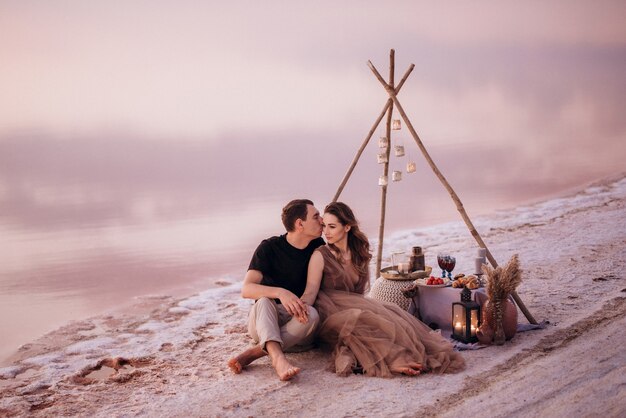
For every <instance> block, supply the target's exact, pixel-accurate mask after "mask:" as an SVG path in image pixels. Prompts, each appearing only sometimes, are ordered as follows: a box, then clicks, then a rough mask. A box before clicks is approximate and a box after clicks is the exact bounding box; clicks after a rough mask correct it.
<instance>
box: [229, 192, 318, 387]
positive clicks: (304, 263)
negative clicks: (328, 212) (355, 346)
mask: <svg viewBox="0 0 626 418" xmlns="http://www.w3.org/2000/svg"><path fill="white" fill-rule="evenodd" d="M282 221H283V225H284V226H285V229H286V230H287V233H286V234H284V235H281V236H278V237H272V238H269V239H266V240H263V242H261V244H260V245H259V246H258V247H257V249H256V251H255V253H254V256H253V257H252V261H251V262H250V266H249V267H248V272H247V273H246V276H245V278H244V280H243V287H242V288H241V296H242V297H244V298H248V299H255V300H256V302H255V303H254V306H253V307H252V309H251V310H250V316H249V318H248V332H249V334H250V336H251V337H252V338H253V339H254V341H255V342H256V343H257V345H255V346H254V347H252V348H249V349H247V350H246V351H244V352H243V353H241V354H239V355H238V356H237V357H234V358H232V359H230V360H229V361H228V366H229V367H230V368H231V370H232V371H233V372H234V373H237V374H238V373H241V371H242V369H243V368H244V367H245V366H247V365H248V364H250V363H252V362H253V361H254V360H256V359H259V358H261V357H263V356H265V355H269V356H270V359H271V360H272V365H273V366H274V369H275V370H276V373H277V374H278V377H279V378H280V380H283V381H286V380H289V379H291V378H292V377H294V376H295V375H297V374H298V373H299V372H300V368H298V367H295V366H293V365H291V363H289V361H288V360H287V358H286V357H285V354H284V353H285V352H288V351H292V352H294V351H303V350H306V349H308V348H310V346H311V344H312V343H313V339H314V338H315V330H316V328H317V324H318V322H319V316H318V314H317V311H316V310H315V308H313V307H312V306H308V305H306V304H305V303H304V302H303V301H302V300H300V297H301V296H302V293H304V289H305V287H306V275H307V267H308V264H309V259H310V258H311V254H313V251H314V250H315V249H316V248H317V247H319V246H320V245H324V240H323V239H322V238H321V235H322V218H321V216H320V213H319V211H318V210H317V209H315V206H314V205H313V202H311V201H310V200H307V199H297V200H292V201H291V202H289V203H288V204H287V206H285V207H284V208H283V213H282Z"/></svg>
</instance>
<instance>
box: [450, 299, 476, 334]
mask: <svg viewBox="0 0 626 418" xmlns="http://www.w3.org/2000/svg"><path fill="white" fill-rule="evenodd" d="M479 326H480V305H479V304H478V303H476V302H474V301H473V300H472V291H471V290H469V289H468V288H467V287H464V288H463V290H462V291H461V301H460V302H453V303H452V338H454V339H455V340H457V341H461V342H463V343H475V342H478V337H477V336H476V331H477V330H478V327H479Z"/></svg>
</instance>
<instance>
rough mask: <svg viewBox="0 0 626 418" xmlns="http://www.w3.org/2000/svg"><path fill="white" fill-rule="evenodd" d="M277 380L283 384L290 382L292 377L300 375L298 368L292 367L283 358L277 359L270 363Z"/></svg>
mask: <svg viewBox="0 0 626 418" xmlns="http://www.w3.org/2000/svg"><path fill="white" fill-rule="evenodd" d="M272 363H273V365H274V369H275V370H276V374H278V378H279V379H280V380H282V381H283V382H286V381H287V380H290V379H291V378H292V377H294V376H295V375H297V374H298V373H300V368H299V367H295V366H292V365H291V364H290V363H289V362H288V361H287V358H286V357H285V356H281V357H278V358H277V359H276V360H275V361H272Z"/></svg>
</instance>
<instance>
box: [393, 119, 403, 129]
mask: <svg viewBox="0 0 626 418" xmlns="http://www.w3.org/2000/svg"><path fill="white" fill-rule="evenodd" d="M401 127H402V125H401V124H400V119H394V120H393V121H392V122H391V129H393V130H394V131H397V130H399V129H400V128H401Z"/></svg>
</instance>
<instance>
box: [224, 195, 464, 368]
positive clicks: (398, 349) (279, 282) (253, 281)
mask: <svg viewBox="0 0 626 418" xmlns="http://www.w3.org/2000/svg"><path fill="white" fill-rule="evenodd" d="M282 221H283V224H284V225H285V228H286V229H287V233H286V234H284V235H281V236H278V237H272V238H269V239H266V240H264V241H263V242H261V244H260V245H259V246H258V248H257V249H256V251H255V253H254V256H253V257H252V261H251V262H250V266H249V267H248V272H247V273H246V276H245V278H244V282H243V287H242V289H241V295H242V296H243V297H244V298H249V299H254V300H255V301H256V302H255V303H254V306H253V307H252V309H251V311H250V316H249V322H248V331H249V333H250V336H251V337H252V338H253V339H254V341H255V342H256V345H255V346H254V347H252V348H249V349H247V350H246V351H244V352H243V353H241V354H239V355H238V356H237V357H234V358H232V359H230V360H229V361H228V366H229V367H230V368H231V370H232V371H233V372H234V373H241V371H242V369H243V368H244V367H246V366H247V365H248V364H250V363H252V362H253V361H254V360H257V359H259V358H261V357H263V356H266V355H269V356H270V359H271V361H272V365H273V366H274V369H275V370H276V373H277V374H278V377H279V378H280V380H289V379H291V378H293V377H294V376H295V375H297V374H298V373H299V372H300V368H299V367H296V366H294V365H293V364H291V363H290V362H289V361H288V360H287V358H286V357H285V354H284V353H285V352H297V351H303V350H307V349H309V348H311V347H312V345H313V343H314V340H315V339H318V340H319V341H320V342H321V343H323V344H324V345H328V346H329V347H330V348H331V349H332V358H333V364H334V369H335V372H336V373H337V374H339V375H342V376H347V375H349V374H351V373H354V372H357V371H358V372H362V373H364V374H366V375H368V376H381V377H390V376H392V375H393V374H405V375H409V376H416V375H418V374H420V373H422V372H429V371H432V372H437V373H443V372H454V371H458V370H460V369H462V368H463V367H464V365H465V362H464V360H463V357H462V356H461V355H460V354H459V353H458V352H455V351H453V349H452V345H451V344H450V343H449V342H447V341H446V340H445V339H444V338H443V337H441V336H440V335H439V334H436V333H432V332H431V330H430V328H428V327H427V326H426V325H425V324H423V323H422V322H420V321H419V320H418V319H416V318H415V317H414V316H412V315H410V314H409V313H407V312H405V311H403V310H402V309H400V308H399V307H398V306H396V305H393V304H387V303H383V302H379V301H377V300H374V299H369V298H366V297H365V296H364V293H365V292H366V291H367V290H368V289H369V261H370V259H371V257H372V256H371V254H370V250H369V242H368V239H367V237H366V236H365V234H363V232H361V231H360V230H359V225H358V222H357V220H356V218H355V217H354V214H353V213H352V210H351V209H350V208H349V207H348V206H347V205H346V204H344V203H341V202H334V203H331V204H329V205H328V206H326V208H325V210H324V216H323V219H322V217H321V216H320V213H319V211H318V210H317V209H315V206H314V205H313V202H311V201H310V200H306V199H298V200H293V201H291V202H289V203H288V204H287V206H285V207H284V208H283V213H282ZM322 231H323V232H324V236H325V237H326V243H324V240H322V238H321V234H322Z"/></svg>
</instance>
